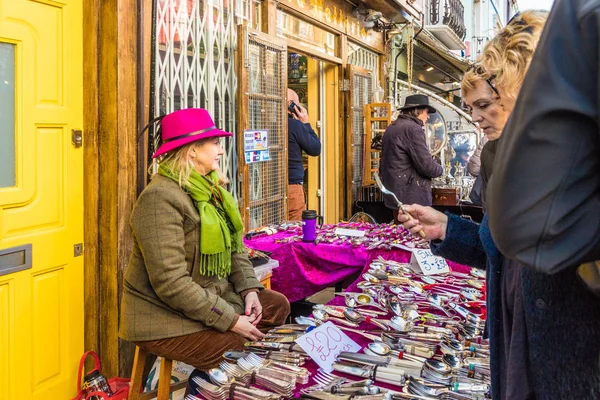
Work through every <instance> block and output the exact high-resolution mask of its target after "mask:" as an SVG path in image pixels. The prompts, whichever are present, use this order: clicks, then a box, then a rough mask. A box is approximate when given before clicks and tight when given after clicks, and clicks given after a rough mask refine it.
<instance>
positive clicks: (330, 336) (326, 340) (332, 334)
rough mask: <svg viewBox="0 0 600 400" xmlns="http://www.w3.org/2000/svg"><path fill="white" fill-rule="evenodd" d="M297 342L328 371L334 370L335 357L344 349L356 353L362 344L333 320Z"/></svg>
mask: <svg viewBox="0 0 600 400" xmlns="http://www.w3.org/2000/svg"><path fill="white" fill-rule="evenodd" d="M296 343H298V345H299V346H300V347H302V350H304V351H305V352H306V353H307V354H308V355H309V356H310V358H312V359H313V360H314V361H315V362H316V363H317V364H318V365H319V367H321V368H323V369H324V370H325V371H326V372H331V371H333V363H334V362H335V358H336V357H337V356H338V354H340V353H341V352H342V351H350V352H353V353H356V352H357V351H359V350H360V346H359V345H358V344H356V343H355V342H354V341H353V340H352V339H350V338H349V337H348V336H347V335H346V334H345V333H344V332H342V331H341V330H340V329H339V328H338V327H337V326H335V325H334V324H332V323H331V322H326V323H324V324H322V325H320V326H318V327H317V328H316V329H313V330H312V331H310V332H308V333H307V334H305V335H302V336H300V337H299V338H298V339H296Z"/></svg>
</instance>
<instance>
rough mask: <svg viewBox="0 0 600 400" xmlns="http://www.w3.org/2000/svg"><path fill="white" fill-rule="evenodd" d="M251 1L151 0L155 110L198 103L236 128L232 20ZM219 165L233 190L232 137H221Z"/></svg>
mask: <svg viewBox="0 0 600 400" xmlns="http://www.w3.org/2000/svg"><path fill="white" fill-rule="evenodd" d="M253 6H254V2H253V1H247V0H209V1H206V0H155V2H154V24H155V26H154V29H153V32H154V40H153V42H154V53H153V54H154V60H153V66H152V70H153V77H154V82H153V91H152V97H153V98H152V114H153V116H155V117H157V116H160V115H164V114H167V113H169V112H172V111H175V110H178V109H182V108H189V107H201V108H205V109H207V110H208V111H209V112H210V113H211V115H212V116H213V119H214V121H215V123H216V125H217V126H218V127H219V128H220V129H223V130H225V131H228V132H236V115H235V112H236V110H235V96H236V90H237V77H236V74H235V73H236V71H235V63H234V58H235V57H234V51H235V48H236V45H237V43H236V42H237V35H236V23H239V22H241V21H242V20H247V19H248V18H250V17H251V16H252V15H253V12H252V7H253ZM250 22H251V21H250ZM153 140H154V141H157V140H158V138H156V137H154V138H153ZM150 150H151V151H152V146H150ZM221 166H222V169H223V171H224V172H225V173H226V174H227V176H228V177H229V178H230V179H231V181H232V183H231V187H230V190H231V191H232V192H233V193H234V194H237V184H238V182H237V181H236V174H235V172H236V170H237V157H236V143H235V139H227V140H226V141H225V155H224V156H223V158H222V164H221Z"/></svg>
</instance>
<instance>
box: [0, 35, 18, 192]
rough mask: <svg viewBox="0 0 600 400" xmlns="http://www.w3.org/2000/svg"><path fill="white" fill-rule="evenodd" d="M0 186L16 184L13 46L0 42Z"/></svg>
mask: <svg viewBox="0 0 600 400" xmlns="http://www.w3.org/2000/svg"><path fill="white" fill-rule="evenodd" d="M0 121H2V124H0V188H5V187H11V186H15V185H16V146H15V46H14V45H12V44H8V43H0Z"/></svg>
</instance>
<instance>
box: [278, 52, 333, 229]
mask: <svg viewBox="0 0 600 400" xmlns="http://www.w3.org/2000/svg"><path fill="white" fill-rule="evenodd" d="M334 76H337V66H336V65H334V64H331V63H328V62H326V61H322V60H319V59H316V58H313V57H311V56H309V55H307V54H303V53H300V52H295V51H288V87H289V88H290V89H293V90H294V91H296V93H298V97H299V98H300V103H301V105H302V106H303V107H305V108H306V109H307V111H308V117H309V121H310V124H311V126H312V128H313V130H314V131H315V133H316V134H317V136H319V139H320V140H321V155H320V156H318V157H309V156H308V155H306V154H304V155H303V164H304V191H305V192H306V202H307V207H308V209H310V210H316V211H317V212H318V213H319V214H320V215H323V217H324V219H325V221H326V222H337V216H338V212H336V211H335V210H336V206H337V201H336V200H335V199H334V198H335V197H337V196H336V191H335V189H334V187H335V185H334V181H335V178H333V176H334V175H332V174H331V172H333V170H334V169H335V166H334V165H333V164H332V163H335V162H336V161H335V158H334V156H335V154H334V153H333V152H331V151H330V150H331V149H332V148H334V147H332V142H333V141H336V140H337V139H336V138H337V135H336V134H335V129H336V127H337V125H338V123H337V118H336V117H335V116H336V115H337V113H336V110H337V100H336V98H335V94H336V93H335V90H331V91H328V90H327V88H328V86H332V87H335V85H334V82H335V80H334V79H335V78H334ZM328 83H331V85H328ZM329 164H332V165H329ZM330 175H331V176H330ZM329 181H331V182H329ZM329 183H331V185H329Z"/></svg>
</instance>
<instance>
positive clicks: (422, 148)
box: [379, 94, 443, 215]
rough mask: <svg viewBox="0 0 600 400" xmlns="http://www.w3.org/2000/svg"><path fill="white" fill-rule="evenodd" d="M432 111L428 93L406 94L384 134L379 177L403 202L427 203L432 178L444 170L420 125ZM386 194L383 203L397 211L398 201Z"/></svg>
mask: <svg viewBox="0 0 600 400" xmlns="http://www.w3.org/2000/svg"><path fill="white" fill-rule="evenodd" d="M435 112H436V110H435V108H433V107H431V106H430V105H429V98H428V97H427V96H424V95H422V94H414V95H411V96H408V97H407V98H406V101H405V104H404V106H403V107H402V108H400V115H399V116H398V119H396V121H394V122H393V123H392V124H391V125H390V126H388V127H387V129H386V130H385V133H384V134H383V142H382V151H381V165H380V169H379V174H380V176H381V181H382V183H383V184H384V185H385V186H386V188H387V189H389V190H391V191H392V192H394V193H395V194H396V196H397V197H398V199H399V200H400V201H401V202H403V203H406V204H412V203H417V204H422V205H429V206H430V205H431V202H432V196H431V179H432V178H437V177H438V176H441V175H442V173H443V170H442V166H441V165H440V164H438V163H437V162H436V161H435V160H434V159H433V157H432V156H431V153H430V152H429V147H428V146H427V142H426V140H425V131H424V129H423V125H424V124H425V122H426V121H427V118H429V114H430V113H431V114H433V113H435ZM389 197H391V196H384V203H385V206H386V207H387V208H391V209H393V210H394V215H396V213H397V210H398V205H397V204H396V203H395V202H394V200H393V199H390V198H389Z"/></svg>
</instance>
